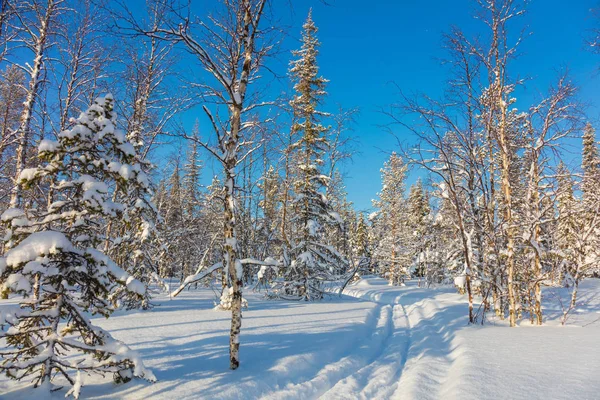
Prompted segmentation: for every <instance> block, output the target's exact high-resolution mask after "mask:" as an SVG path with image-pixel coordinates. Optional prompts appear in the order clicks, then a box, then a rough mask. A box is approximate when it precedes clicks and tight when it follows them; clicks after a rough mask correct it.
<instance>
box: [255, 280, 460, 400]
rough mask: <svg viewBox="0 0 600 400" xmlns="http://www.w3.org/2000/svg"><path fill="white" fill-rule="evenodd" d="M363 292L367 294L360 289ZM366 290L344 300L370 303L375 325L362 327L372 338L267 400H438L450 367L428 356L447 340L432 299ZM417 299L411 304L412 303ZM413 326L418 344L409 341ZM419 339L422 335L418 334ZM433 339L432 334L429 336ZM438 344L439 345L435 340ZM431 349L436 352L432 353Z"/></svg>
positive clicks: (442, 359)
mask: <svg viewBox="0 0 600 400" xmlns="http://www.w3.org/2000/svg"><path fill="white" fill-rule="evenodd" d="M365 289H367V288H365ZM373 289H374V288H372V287H369V288H368V290H361V289H360V288H352V289H350V290H348V291H347V294H348V295H350V296H352V297H357V298H360V299H364V300H368V301H373V302H376V303H377V304H378V307H377V308H376V309H375V310H374V311H373V313H374V314H375V313H378V317H377V318H376V320H375V321H372V320H373V319H375V318H374V317H373V315H370V316H369V317H368V318H367V321H366V322H365V323H366V324H367V325H368V326H373V325H374V327H373V333H372V334H371V335H370V336H369V337H368V338H367V339H365V340H359V341H357V342H355V343H354V344H353V346H354V349H353V350H352V351H351V352H350V354H348V355H346V356H344V357H342V358H340V359H339V360H337V361H334V362H331V363H329V364H328V365H326V366H325V367H323V368H322V369H320V370H319V371H318V372H317V373H316V374H314V375H313V377H312V378H311V379H308V380H305V381H303V382H298V383H294V384H289V385H287V386H286V387H285V388H284V390H281V391H277V392H271V393H269V394H268V395H266V396H265V397H264V398H269V399H290V398H298V397H299V396H300V397H301V398H306V399H317V398H322V399H347V398H348V396H349V394H351V397H352V398H353V399H364V400H366V399H395V398H406V396H407V395H408V397H409V398H419V399H429V398H431V399H434V398H441V397H440V396H443V394H444V393H445V391H444V390H443V388H444V383H445V382H446V381H447V377H448V374H449V372H450V368H451V365H452V360H451V359H449V357H447V356H445V355H436V354H429V353H430V351H429V350H430V349H431V348H432V345H433V346H435V345H438V344H439V343H437V342H438V341H439V340H447V338H446V335H445V334H446V333H447V330H446V328H445V327H444V326H443V320H442V319H440V318H436V314H437V313H438V312H440V307H439V305H438V303H437V302H436V301H435V299H433V298H419V293H420V291H419V289H417V290H416V293H415V289H408V288H397V287H386V286H381V288H380V289H378V288H376V289H375V290H373ZM415 297H416V298H415ZM413 324H416V325H422V326H419V333H420V335H419V340H418V341H416V342H414V341H413V337H412V336H413V332H412V331H413ZM421 333H422V334H421ZM432 333H434V334H432ZM438 338H441V339H438ZM433 348H435V347H433Z"/></svg>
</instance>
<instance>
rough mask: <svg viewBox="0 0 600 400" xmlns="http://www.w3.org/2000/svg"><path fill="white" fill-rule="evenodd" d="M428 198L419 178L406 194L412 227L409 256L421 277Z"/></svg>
mask: <svg viewBox="0 0 600 400" xmlns="http://www.w3.org/2000/svg"><path fill="white" fill-rule="evenodd" d="M429 212H430V209H429V199H428V197H427V194H426V193H425V190H424V188H423V182H422V181H421V179H420V178H419V179H418V180H417V182H416V183H415V184H414V185H412V186H411V187H410V191H409V195H408V221H407V222H408V225H409V228H410V229H412V235H409V237H410V242H411V243H410V247H411V250H410V251H411V257H412V259H413V262H414V266H415V273H416V274H417V276H419V277H422V276H424V275H425V274H426V266H427V260H426V256H427V254H426V251H425V249H426V248H427V234H428V233H429V227H428V224H429V221H428V216H429Z"/></svg>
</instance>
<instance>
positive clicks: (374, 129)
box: [184, 0, 600, 210]
mask: <svg viewBox="0 0 600 400" xmlns="http://www.w3.org/2000/svg"><path fill="white" fill-rule="evenodd" d="M282 3H285V4H286V7H280V6H278V5H280V4H282ZM289 3H293V9H290V8H289V7H287V4H288V2H280V1H277V0H276V1H274V4H275V5H276V6H275V11H274V12H275V16H276V17H277V18H278V19H280V20H281V22H282V23H284V24H285V25H286V26H289V28H288V29H287V32H286V33H287V37H286V39H285V40H284V42H283V47H282V50H283V52H282V53H281V55H279V56H278V57H277V59H275V60H272V61H271V63H270V67H271V68H273V69H274V70H276V71H277V72H278V73H279V74H281V75H284V74H285V73H286V71H287V68H288V62H289V60H290V57H291V54H290V50H292V49H297V48H298V47H299V45H300V43H299V38H300V32H301V26H302V23H303V22H304V20H305V18H306V15H307V13H308V10H309V9H310V8H312V9H313V19H314V20H315V23H316V24H317V26H318V27H319V33H318V37H319V39H320V41H321V44H322V46H321V49H320V51H321V53H320V58H319V64H320V67H321V74H322V75H323V76H324V77H325V78H327V79H329V80H330V83H329V84H328V88H327V90H328V93H329V96H328V98H327V100H326V103H325V105H324V108H325V110H326V111H334V110H336V109H337V105H338V104H339V105H341V106H343V107H344V108H352V107H359V108H360V115H359V117H358V120H357V125H356V126H355V130H354V134H355V135H356V136H357V139H358V145H357V146H356V147H357V148H358V150H359V154H357V155H356V156H355V157H354V161H353V162H351V163H348V164H346V165H345V166H344V172H345V174H346V176H347V180H346V184H347V190H348V196H349V199H350V200H351V201H353V202H354V204H355V206H356V208H357V209H358V210H368V209H370V207H371V199H373V198H374V197H375V196H376V194H377V192H378V191H379V190H380V188H381V180H380V168H381V167H382V165H383V163H384V162H385V160H386V159H387V158H388V156H389V153H391V152H392V151H394V150H396V149H397V141H396V139H395V138H394V137H392V136H391V135H390V134H389V133H386V132H385V130H384V129H383V128H381V126H382V125H385V124H387V123H389V122H390V121H389V120H388V119H387V118H386V117H385V116H384V115H382V114H381V113H380V111H379V110H380V108H381V107H385V106H386V105H389V104H391V103H393V102H395V101H397V100H398V95H397V89H396V87H395V86H394V83H395V84H396V85H398V86H399V87H400V88H401V89H402V90H403V91H404V92H408V93H417V92H419V93H427V94H428V95H429V96H432V97H438V96H440V95H441V94H442V92H443V90H444V84H445V81H446V80H447V77H448V76H447V69H446V68H445V67H444V66H442V65H441V61H440V60H441V59H442V58H443V57H444V56H445V52H444V50H443V49H442V45H441V42H442V34H443V33H444V32H448V31H449V29H450V27H451V26H452V25H456V26H458V27H460V28H461V29H462V30H463V31H465V32H466V33H467V34H471V33H476V32H480V31H483V30H484V29H485V27H484V25H483V23H482V22H481V21H479V20H477V19H475V18H474V17H473V13H474V10H475V1H474V0H452V1H450V0H429V1H420V0H372V1H370V2H365V1H364V0H328V3H329V5H326V4H324V3H323V2H322V1H319V0H294V1H293V2H292V1H290V2H289ZM365 4H367V5H365ZM205 6H206V5H205V4H202V5H200V4H197V5H194V7H196V9H195V10H194V11H195V12H196V13H197V14H198V15H203V14H204V13H205ZM598 6H600V1H598V0H573V1H565V0H532V1H531V2H530V4H529V6H528V8H527V14H526V15H525V16H524V17H522V18H521V19H520V21H519V24H521V26H519V25H515V29H520V27H525V29H526V32H528V33H530V35H528V36H527V38H526V40H525V42H524V43H523V44H522V46H521V48H520V49H521V52H522V54H521V55H520V57H519V59H518V60H516V61H514V63H513V64H512V65H513V66H512V69H511V72H512V73H513V74H514V75H518V76H519V77H527V78H529V80H528V81H527V83H526V85H525V86H523V87H522V88H521V89H520V90H519V92H518V94H517V97H518V102H517V107H518V106H519V104H520V103H521V104H523V107H527V106H528V105H529V104H530V102H531V101H532V100H533V99H535V98H540V97H541V96H542V95H543V93H544V92H545V91H546V90H547V88H548V87H549V86H550V85H551V84H552V83H553V82H554V81H555V80H556V77H557V74H558V71H559V70H560V69H561V68H565V67H567V68H568V69H569V70H570V75H571V77H572V79H573V81H574V82H575V83H576V84H577V85H578V86H580V88H581V89H580V97H581V99H582V100H583V101H584V102H586V103H588V104H589V107H588V109H587V113H588V115H589V118H590V120H591V121H592V122H596V120H597V119H598V116H599V111H598V110H599V108H598V104H600V103H599V102H598V100H600V98H599V95H598V93H599V89H600V87H599V84H600V77H599V76H598V69H599V67H600V55H597V54H593V53H591V52H590V51H588V49H587V48H586V45H585V38H586V36H589V30H590V29H591V28H593V27H594V25H595V24H598V25H600V21H598V22H596V21H595V20H594V18H593V17H592V15H591V13H590V9H591V8H595V7H598ZM286 88H287V87H286V85H285V84H281V86H280V87H279V88H274V91H277V90H278V91H281V90H285V89H286ZM193 115H194V117H193V118H192V116H191V114H190V116H189V117H186V119H187V121H184V122H185V124H186V125H189V127H190V128H191V126H192V125H193V119H195V116H196V115H197V113H196V112H195V111H194V112H193ZM395 133H396V134H397V135H398V136H399V137H400V138H401V139H402V140H403V141H406V142H409V143H410V141H411V140H412V138H411V136H410V134H409V133H408V132H406V131H403V130H402V129H399V128H397V129H396V132H395ZM574 154H575V156H574V159H573V161H572V164H573V165H576V164H577V163H578V160H577V155H576V154H577V149H575V151H574ZM206 165H207V167H209V168H208V169H205V178H206V179H208V181H209V180H210V175H211V173H212V171H211V169H212V170H214V168H215V166H214V164H212V163H210V162H207V164H206ZM211 165H212V166H211ZM206 175H207V176H206ZM418 175H419V173H418V172H416V173H413V174H412V175H411V177H410V178H409V182H408V183H409V184H410V183H411V182H413V181H414V180H415V179H416V178H415V177H416V176H418Z"/></svg>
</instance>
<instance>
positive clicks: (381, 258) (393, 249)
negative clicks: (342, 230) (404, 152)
mask: <svg viewBox="0 0 600 400" xmlns="http://www.w3.org/2000/svg"><path fill="white" fill-rule="evenodd" d="M406 171H407V167H406V164H405V163H404V162H403V160H402V157H400V156H399V155H398V154H396V153H392V155H391V156H390V159H389V160H388V161H387V162H386V163H385V165H384V167H383V169H382V170H381V178H382V184H383V188H382V189H381V192H380V193H379V196H378V197H379V198H378V199H376V200H373V205H374V206H375V208H377V210H378V211H377V218H376V221H375V225H376V230H377V232H378V236H379V242H378V245H377V248H376V249H375V258H376V259H377V261H378V263H379V264H380V267H382V268H385V272H384V274H385V276H387V279H388V281H389V282H390V285H399V284H403V282H404V279H405V278H406V277H407V276H408V275H409V266H410V249H409V246H408V244H409V238H408V237H407V224H406V221H407V217H408V208H407V203H406V200H405V198H404V190H405V184H404V181H405V179H406Z"/></svg>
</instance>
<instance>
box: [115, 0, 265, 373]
mask: <svg viewBox="0 0 600 400" xmlns="http://www.w3.org/2000/svg"><path fill="white" fill-rule="evenodd" d="M268 3H269V2H268V1H267V0H234V1H223V2H219V5H218V8H217V10H216V11H217V13H216V14H214V15H209V16H208V17H207V18H206V19H205V20H200V19H198V18H193V19H190V18H189V15H188V13H187V12H186V9H185V8H183V9H182V7H180V4H179V3H178V2H177V1H174V0H168V1H164V2H163V1H161V2H156V4H157V5H160V7H161V8H160V10H161V18H160V19H158V20H157V22H158V23H157V24H155V25H154V26H152V27H150V28H147V27H145V26H142V25H140V23H139V21H136V20H135V19H133V18H130V19H129V20H127V21H125V24H126V25H127V26H126V27H125V29H130V30H132V31H133V32H135V33H137V34H143V35H145V36H147V37H150V38H155V39H158V40H162V41H165V42H167V43H172V44H179V45H182V46H184V47H185V49H186V50H187V51H188V52H189V53H191V54H192V55H193V56H194V57H195V59H196V60H197V61H198V63H199V65H200V68H201V69H202V70H204V71H206V72H207V74H208V76H209V77H210V79H209V81H210V82H205V81H204V80H203V81H202V83H199V84H195V85H194V87H195V88H197V89H199V90H200V93H199V95H200V97H201V98H202V99H203V100H204V101H206V105H204V107H203V109H204V111H205V114H206V116H207V118H208V120H209V122H210V124H211V126H212V128H213V134H214V136H215V138H216V140H215V142H216V145H215V146H213V145H211V144H210V143H208V142H198V143H199V144H200V145H202V146H203V147H204V148H205V149H206V150H207V151H208V152H209V153H210V154H211V155H212V156H214V157H215V159H216V160H217V161H218V162H219V163H220V164H221V165H222V167H223V172H224V190H223V199H224V201H223V204H224V210H223V260H222V265H221V268H224V269H225V270H226V271H227V274H228V276H229V280H230V282H231V290H230V293H231V299H232V301H231V331H230V341H229V349H230V368H231V369H236V368H238V366H239V363H240V361H239V347H240V330H241V326H242V289H243V282H242V279H243V275H244V271H243V269H244V267H243V264H242V259H241V258H240V257H239V255H240V252H239V246H238V232H237V231H238V229H239V222H238V216H239V208H238V202H239V193H238V184H237V183H236V181H237V172H238V166H239V164H241V163H243V162H244V160H245V159H246V158H248V157H249V155H250V154H251V153H252V152H253V151H254V150H255V148H254V147H252V141H250V140H248V141H247V140H246V139H248V138H249V137H250V128H252V126H253V125H254V124H253V123H251V122H250V121H249V120H248V119H247V118H248V114H249V112H251V111H252V110H254V109H256V108H257V107H260V105H261V102H260V101H259V100H258V96H257V95H256V94H257V93H256V92H254V91H253V90H252V88H253V83H254V82H256V80H257V78H258V75H260V74H259V72H260V70H261V67H262V62H263V59H264V58H265V57H267V56H268V55H269V54H270V53H271V51H272V48H273V46H272V43H271V42H270V38H271V37H272V35H271V33H272V32H273V28H269V27H268V25H267V24H265V21H264V18H267V17H266V16H265V14H266V8H267V5H268ZM188 11H189V10H188ZM126 15H129V16H131V15H133V14H132V13H131V12H128V13H126ZM263 17H264V18H263ZM186 137H187V138H189V139H190V140H193V138H191V137H189V136H186ZM216 267H217V266H215V268H216ZM198 272H200V271H198ZM202 277H204V275H203V274H200V275H197V274H194V275H190V276H189V277H188V278H186V280H185V281H184V285H188V284H190V283H193V282H195V281H196V279H202ZM181 290H182V289H181ZM176 292H177V293H179V292H180V290H179V291H176Z"/></svg>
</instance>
